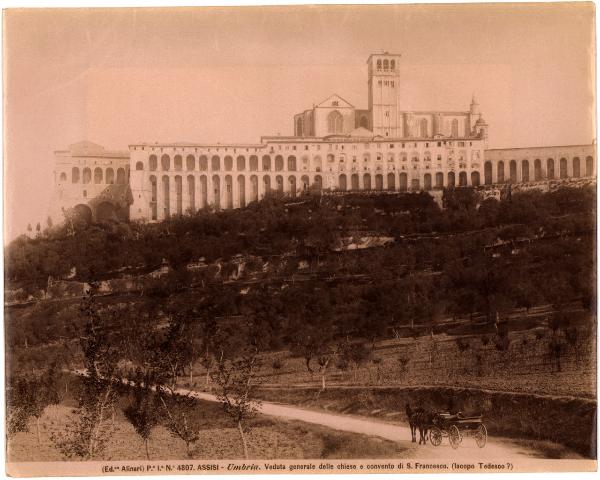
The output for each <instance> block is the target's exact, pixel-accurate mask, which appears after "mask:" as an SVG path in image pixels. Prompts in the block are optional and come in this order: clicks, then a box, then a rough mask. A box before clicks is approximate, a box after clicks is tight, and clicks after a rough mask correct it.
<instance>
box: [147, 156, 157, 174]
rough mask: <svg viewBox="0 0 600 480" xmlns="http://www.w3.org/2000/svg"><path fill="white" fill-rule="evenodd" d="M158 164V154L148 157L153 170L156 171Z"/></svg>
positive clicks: (149, 165)
mask: <svg viewBox="0 0 600 480" xmlns="http://www.w3.org/2000/svg"><path fill="white" fill-rule="evenodd" d="M157 165H158V159H157V158H156V155H150V158H149V159H148V167H149V168H150V171H151V172H155V171H156V169H157V168H158V167H157Z"/></svg>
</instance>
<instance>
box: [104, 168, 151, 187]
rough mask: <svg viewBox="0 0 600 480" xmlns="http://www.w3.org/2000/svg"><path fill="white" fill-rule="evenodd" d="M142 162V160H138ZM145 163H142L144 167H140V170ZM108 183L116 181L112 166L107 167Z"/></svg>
mask: <svg viewBox="0 0 600 480" xmlns="http://www.w3.org/2000/svg"><path fill="white" fill-rule="evenodd" d="M137 163H138V164H139V163H142V162H137ZM143 167H144V164H142V168H138V170H143ZM106 183H108V184H109V185H112V184H113V183H115V171H114V170H113V169H112V168H107V169H106Z"/></svg>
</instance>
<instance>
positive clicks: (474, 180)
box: [471, 171, 480, 187]
mask: <svg viewBox="0 0 600 480" xmlns="http://www.w3.org/2000/svg"><path fill="white" fill-rule="evenodd" d="M479 181H480V180H479V172H477V171H475V172H471V185H473V186H474V187H478V186H479Z"/></svg>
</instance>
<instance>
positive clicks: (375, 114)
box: [367, 52, 402, 138]
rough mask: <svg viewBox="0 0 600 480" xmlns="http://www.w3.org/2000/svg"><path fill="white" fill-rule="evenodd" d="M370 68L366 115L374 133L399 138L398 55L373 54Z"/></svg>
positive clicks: (400, 131)
mask: <svg viewBox="0 0 600 480" xmlns="http://www.w3.org/2000/svg"><path fill="white" fill-rule="evenodd" d="M367 64H368V66H369V112H370V115H371V125H372V126H373V133H374V134H375V135H381V136H382V137H396V138H397V137H402V121H401V119H402V116H401V113H400V55H399V54H394V53H388V52H384V53H373V54H371V55H370V56H369V58H368V60H367Z"/></svg>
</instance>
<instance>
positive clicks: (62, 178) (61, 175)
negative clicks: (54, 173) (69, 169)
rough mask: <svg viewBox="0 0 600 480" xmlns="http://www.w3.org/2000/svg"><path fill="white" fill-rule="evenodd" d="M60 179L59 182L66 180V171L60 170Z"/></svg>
mask: <svg viewBox="0 0 600 480" xmlns="http://www.w3.org/2000/svg"><path fill="white" fill-rule="evenodd" d="M60 181H61V182H66V181H67V174H66V172H61V174H60Z"/></svg>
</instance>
